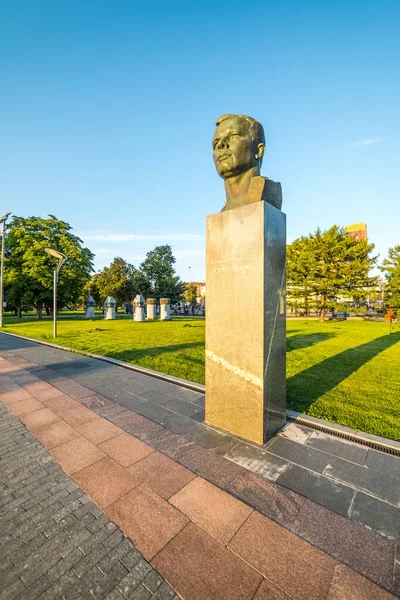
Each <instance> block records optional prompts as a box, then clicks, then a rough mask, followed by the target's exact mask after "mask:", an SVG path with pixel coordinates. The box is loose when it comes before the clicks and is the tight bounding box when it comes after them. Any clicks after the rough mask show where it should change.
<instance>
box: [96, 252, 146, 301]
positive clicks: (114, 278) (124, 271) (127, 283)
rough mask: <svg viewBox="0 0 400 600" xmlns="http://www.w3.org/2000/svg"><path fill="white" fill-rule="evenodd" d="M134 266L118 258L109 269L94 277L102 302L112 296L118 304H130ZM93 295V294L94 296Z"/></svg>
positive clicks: (106, 268)
mask: <svg viewBox="0 0 400 600" xmlns="http://www.w3.org/2000/svg"><path fill="white" fill-rule="evenodd" d="M134 269H135V268H134V266H133V265H131V264H130V263H128V262H126V261H125V260H124V259H123V258H121V257H119V256H117V257H116V258H114V260H113V262H112V263H111V265H110V266H109V267H104V269H102V270H101V271H100V272H99V273H96V275H95V276H94V277H93V282H94V284H95V286H96V288H97V290H98V292H99V295H100V298H101V300H102V301H103V302H104V300H105V299H106V298H107V296H112V297H113V298H114V299H115V300H116V302H117V305H118V304H123V303H125V302H130V301H131V300H132V297H133V292H134V290H133V273H134ZM92 295H93V294H92Z"/></svg>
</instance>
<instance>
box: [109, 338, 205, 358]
mask: <svg viewBox="0 0 400 600" xmlns="http://www.w3.org/2000/svg"><path fill="white" fill-rule="evenodd" d="M201 346H203V347H204V342H203V341H199V342H188V343H186V344H171V345H169V346H155V347H154V348H136V349H131V350H122V351H121V352H108V353H107V356H110V357H111V358H117V359H118V360H132V359H134V358H146V357H149V356H153V357H154V356H161V355H162V354H165V355H167V354H169V353H171V352H177V351H179V350H189V349H190V348H199V347H201ZM185 358H188V357H185ZM188 360H190V359H189V358H188Z"/></svg>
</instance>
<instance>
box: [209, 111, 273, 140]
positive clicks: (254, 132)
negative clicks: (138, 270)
mask: <svg viewBox="0 0 400 600" xmlns="http://www.w3.org/2000/svg"><path fill="white" fill-rule="evenodd" d="M234 117H240V118H241V119H245V121H247V122H248V124H249V125H250V132H251V136H252V138H253V140H254V141H255V142H256V143H257V144H264V146H265V135H264V128H263V126H262V125H261V123H259V122H258V121H256V120H255V119H253V118H252V117H248V116H247V115H221V116H220V117H219V119H217V122H216V123H215V124H216V126H217V127H218V125H221V123H223V122H224V121H226V120H227V119H232V118H234Z"/></svg>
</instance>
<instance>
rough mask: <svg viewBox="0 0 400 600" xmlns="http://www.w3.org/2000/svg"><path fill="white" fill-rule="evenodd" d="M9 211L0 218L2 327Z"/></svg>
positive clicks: (0, 325) (1, 322)
mask: <svg viewBox="0 0 400 600" xmlns="http://www.w3.org/2000/svg"><path fill="white" fill-rule="evenodd" d="M10 215H11V213H7V214H5V215H3V216H2V217H1V219H0V223H2V228H1V237H2V240H1V267H0V327H3V301H4V253H5V249H6V221H7V219H8V217H9V216H10Z"/></svg>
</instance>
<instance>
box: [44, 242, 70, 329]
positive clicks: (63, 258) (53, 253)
mask: <svg viewBox="0 0 400 600" xmlns="http://www.w3.org/2000/svg"><path fill="white" fill-rule="evenodd" d="M45 251H46V252H47V253H48V254H51V256H55V257H56V258H58V261H59V262H58V265H57V267H56V268H55V269H54V283H53V337H57V283H58V274H59V272H60V269H61V267H62V266H63V264H64V263H65V261H66V260H67V257H66V256H65V254H62V252H58V251H57V250H53V248H45Z"/></svg>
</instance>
